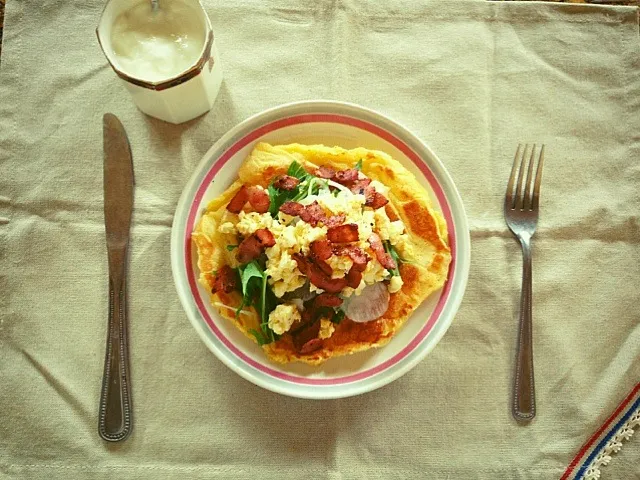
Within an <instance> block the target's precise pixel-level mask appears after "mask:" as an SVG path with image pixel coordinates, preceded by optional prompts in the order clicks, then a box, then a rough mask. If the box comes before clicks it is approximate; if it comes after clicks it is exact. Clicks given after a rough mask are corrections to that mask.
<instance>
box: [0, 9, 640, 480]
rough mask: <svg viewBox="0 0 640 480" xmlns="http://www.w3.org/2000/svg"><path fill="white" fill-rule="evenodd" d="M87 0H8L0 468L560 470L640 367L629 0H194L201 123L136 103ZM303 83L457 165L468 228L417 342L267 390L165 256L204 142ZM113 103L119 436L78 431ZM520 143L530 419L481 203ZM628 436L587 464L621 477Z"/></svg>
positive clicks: (501, 261)
mask: <svg viewBox="0 0 640 480" xmlns="http://www.w3.org/2000/svg"><path fill="white" fill-rule="evenodd" d="M101 5H102V2H99V1H88V0H87V1H82V2H69V1H63V0H51V1H49V2H46V3H44V4H41V3H37V2H25V1H18V0H16V1H10V2H8V3H7V12H6V24H5V39H4V46H3V52H2V63H1V65H0V195H2V197H1V198H0V217H2V220H1V221H0V223H1V224H0V247H1V250H0V262H1V268H0V291H1V292H2V294H1V295H0V385H1V388H0V477H2V476H5V477H7V478H29V479H30V478H47V479H51V478H97V479H102V478H126V479H165V478H177V479H185V478H190V479H191V478H193V479H200V478H233V479H254V478H265V479H272V478H274V479H275V478H317V479H351V478H384V479H393V478H397V479H402V478H438V479H441V478H455V479H458V478H462V479H467V478H480V479H516V478H518V479H524V478H536V479H537V478H558V477H559V476H560V475H561V474H562V472H563V471H564V469H565V467H566V465H567V463H568V462H569V461H570V460H571V458H573V455H574V454H575V452H576V451H577V450H578V449H579V447H580V445H581V444H582V443H583V442H584V441H585V440H586V439H587V438H588V437H589V436H590V435H591V434H592V433H593V431H595V430H596V429H597V427H598V426H599V425H600V424H602V422H603V421H604V419H605V418H606V417H607V416H608V415H609V414H610V412H611V411H612V410H613V409H614V408H615V406H616V405H617V404H618V403H619V402H620V401H621V399H622V398H624V396H625V395H626V394H627V393H628V392H629V391H630V389H631V387H632V386H633V385H634V384H635V383H636V382H637V381H638V378H640V362H639V360H638V357H639V356H640V326H639V323H640V310H639V307H638V305H640V293H639V290H638V285H639V284H640V269H639V268H638V265H639V263H640V245H639V238H640V235H639V233H640V227H639V220H638V218H639V212H640V193H639V189H638V187H639V184H640V163H639V158H640V136H639V134H638V132H640V115H639V111H640V77H639V72H640V62H639V52H640V44H639V40H638V23H637V9H635V8H625V7H620V8H602V7H587V6H571V5H546V4H538V3H530V2H527V3H526V4H514V3H509V4H505V3H489V2H477V3H476V2H463V3H458V2H448V1H447V2H442V1H426V2H421V4H420V5H416V4H415V3H414V2H400V1H397V0H394V1H391V2H374V1H364V0H363V1H356V0H344V1H334V0H331V1H329V0H326V1H319V2H313V3H311V2H309V3H308V4H306V5H307V6H300V5H301V4H300V2H296V1H293V0H290V1H287V0H281V1H278V0H273V1H267V2H261V1H257V0H256V1H248V0H247V1H233V2H222V1H211V0H209V1H205V6H206V8H207V11H208V12H209V14H210V16H211V20H212V22H213V24H214V26H215V31H216V35H217V41H218V47H219V50H220V52H221V57H222V61H223V62H224V69H225V82H224V84H223V88H222V91H221V93H220V96H219V98H218V100H217V102H216V104H215V106H214V108H213V110H212V111H211V112H210V113H209V114H208V115H206V116H204V117H202V118H199V119H197V120H194V121H192V122H189V123H187V124H184V125H180V126H171V125H168V124H165V123H162V122H160V121H157V120H153V119H151V118H148V117H146V116H144V115H143V114H141V113H140V112H138V111H137V110H136V109H135V107H134V106H133V103H132V102H131V101H130V99H129V98H128V97H127V93H126V92H125V90H124V88H123V86H122V85H121V84H120V83H119V82H118V81H117V79H116V77H115V75H114V74H113V72H112V71H111V70H110V69H109V68H108V66H107V65H106V61H105V60H104V58H103V57H102V55H101V52H100V50H99V48H98V45H97V42H96V39H95V34H94V31H93V30H94V25H95V24H96V23H97V20H98V15H99V12H100V9H101ZM313 98H327V99H339V100H348V101H352V102H356V103H360V104H362V105H365V106H367V107H371V108H374V109H377V110H379V111H381V112H383V113H385V114H387V115H389V116H391V117H392V118H394V119H397V120H398V121H400V122H402V123H404V124H405V125H407V126H408V127H409V128H410V129H412V130H413V131H415V132H416V133H417V134H418V135H419V136H420V137H421V138H423V139H424V140H425V141H426V142H427V143H428V144H429V145H430V146H431V147H432V148H433V149H434V151H435V152H436V153H437V154H438V155H439V156H440V158H441V159H442V160H443V162H444V163H445V164H446V166H447V168H448V169H449V172H450V173H451V174H452V176H453V178H454V180H455V182H456V183H457V186H458V188H459V189H460V192H461V195H462V197H463V199H464V201H465V204H466V208H467V212H468V215H469V220H470V224H471V229H472V266H471V274H470V278H469V285H468V288H467V293H466V297H465V300H464V302H463V305H462V307H461V309H460V312H459V314H458V315H457V317H456V319H455V320H454V323H453V325H452V326H451V329H450V330H449V332H448V333H447V334H446V335H445V337H444V339H443V340H442V341H441V343H440V344H439V345H438V346H437V348H436V349H435V350H434V351H433V352H432V353H431V354H430V355H429V356H428V357H427V358H426V359H425V360H424V361H423V362H422V363H421V364H420V365H419V366H417V367H416V368H415V369H414V370H413V371H411V372H410V373H408V374H407V375H406V376H404V377H403V378H401V379H399V380H397V381H396V382H394V383H393V384H391V385H389V386H387V387H384V388H382V389H380V390H378V391H375V392H373V393H369V394H366V395H362V396H360V397H357V398H350V399H343V400H336V401H327V402H313V401H303V400H297V399H292V398H286V397H283V396H279V395H277V394H274V393H270V392H267V391H264V390H262V389H260V388H258V387H256V386H254V385H252V384H251V383H249V382H247V381H245V380H243V379H241V378H239V377H238V376H237V375H236V374H234V373H233V372H232V371H230V370H229V369H228V368H226V367H225V366H224V365H223V364H222V363H220V362H219V361H218V360H217V359H216V358H215V357H214V356H213V355H212V354H210V353H209V351H208V350H207V349H206V347H205V346H204V344H202V342H201V341H200V340H199V338H198V336H197V334H196V333H195V331H194V330H193V328H192V327H191V326H190V324H189V322H188V321H187V319H186V316H185V314H184V313H183V311H182V308H181V306H180V304H179V301H178V298H177V295H176V293H175V289H174V286H173V283H172V278H171V271H170V265H169V237H170V229H171V221H172V215H173V211H174V208H175V205H176V202H177V199H178V196H179V194H180V192H181V190H182V188H183V185H184V184H185V182H186V181H187V179H188V178H189V175H190V174H191V172H192V169H193V168H194V166H195V165H196V164H197V163H198V161H199V160H200V158H201V156H202V155H203V154H204V153H205V152H206V150H207V149H208V148H209V147H210V146H211V144H212V143H213V142H214V141H215V140H216V139H217V138H219V137H220V136H221V135H222V134H223V133H224V132H225V131H227V130H228V129H229V128H231V127H232V126H234V125H235V124H236V123H238V122H239V121H241V120H242V119H244V118H246V117H247V116H249V115H251V114H253V113H256V112H258V111H260V110H262V109H264V108H267V107H271V106H274V105H277V104H280V103H284V102H288V101H293V100H302V99H313ZM107 111H110V112H113V113H115V114H116V115H118V116H119V117H120V118H121V119H122V121H123V123H124V125H125V127H126V129H127V132H128V133H129V137H130V139H131V143H132V149H133V155H134V161H135V169H136V198H135V202H136V203H135V213H134V218H133V228H132V245H131V259H130V268H131V274H130V282H129V286H130V289H131V290H130V292H131V296H130V319H131V358H132V378H133V401H134V408H135V429H134V433H133V435H132V436H131V438H130V439H129V440H127V441H126V442H125V443H123V444H121V445H106V444H104V443H103V442H102V441H101V440H100V439H99V438H98V436H97V429H96V425H97V404H98V394H99V389H100V380H101V376H102V361H103V355H104V339H105V338H104V337H105V328H106V309H107V285H106V278H107V265H106V253H105V246H104V243H105V242H104V228H103V215H102V193H101V191H102V126H101V119H102V114H103V113H104V112H107ZM519 141H522V142H539V143H540V142H544V143H546V145H547V164H546V167H545V178H544V182H543V193H542V214H541V219H540V224H539V232H538V236H537V238H536V239H535V247H534V248H535V250H534V298H535V311H534V315H535V320H534V322H535V323H534V335H535V360H536V375H537V377H536V380H537V384H536V387H537V395H538V417H537V418H536V420H535V421H534V422H533V423H532V424H531V425H529V426H519V425H517V424H516V423H515V422H514V421H513V420H512V418H511V416H510V411H509V399H510V391H511V379H512V367H513V358H514V347H515V341H516V320H515V316H516V313H517V308H518V300H519V288H520V268H521V260H520V252H519V248H518V246H517V244H516V242H515V241H514V240H513V238H512V237H511V236H510V234H509V233H508V232H507V229H506V227H505V225H504V222H503V219H502V211H501V208H502V198H503V197H502V195H503V192H504V188H505V184H506V180H507V176H508V173H509V169H510V163H511V159H512V155H513V153H514V150H515V147H516V144H517V142H519ZM634 443H635V446H634ZM638 443H639V441H638V439H637V438H634V439H632V440H631V441H630V442H628V445H627V446H625V447H624V448H625V450H623V452H621V453H620V457H619V459H614V460H613V464H612V465H609V466H608V467H606V469H605V470H604V471H603V478H619V479H622V478H630V477H629V476H628V474H629V472H631V474H632V475H633V474H638V473H639V472H638V464H640V462H638V458H639V453H640V449H639V448H637V444H638ZM616 462H623V463H624V468H626V470H623V466H622V463H621V464H620V465H621V466H620V467H618V468H619V470H616V465H615V463H616ZM634 469H635V471H634ZM623 471H624V472H625V473H620V472H623ZM616 472H618V473H616ZM616 475H617V476H616ZM620 475H626V476H620Z"/></svg>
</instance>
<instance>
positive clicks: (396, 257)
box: [384, 240, 402, 277]
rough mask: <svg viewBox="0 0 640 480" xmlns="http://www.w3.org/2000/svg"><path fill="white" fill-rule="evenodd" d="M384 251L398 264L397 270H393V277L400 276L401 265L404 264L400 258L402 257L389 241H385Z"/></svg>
mask: <svg viewBox="0 0 640 480" xmlns="http://www.w3.org/2000/svg"><path fill="white" fill-rule="evenodd" d="M384 249H385V251H386V252H387V253H388V254H389V255H391V258H393V260H394V261H395V262H396V268H394V269H393V270H391V276H398V277H399V276H400V264H401V263H402V259H401V258H400V255H398V252H397V250H396V249H395V248H394V246H393V245H391V242H390V241H389V240H385V241H384Z"/></svg>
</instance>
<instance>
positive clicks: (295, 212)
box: [280, 202, 304, 217]
mask: <svg viewBox="0 0 640 480" xmlns="http://www.w3.org/2000/svg"><path fill="white" fill-rule="evenodd" d="M280 211H281V212H282V213H286V214H287V215H291V216H294V217H299V216H300V215H302V212H304V205H302V204H301V203H298V202H284V203H283V204H282V205H280Z"/></svg>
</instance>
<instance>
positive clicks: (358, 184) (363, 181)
mask: <svg viewBox="0 0 640 480" xmlns="http://www.w3.org/2000/svg"><path fill="white" fill-rule="evenodd" d="M370 183H371V179H370V178H359V179H358V180H356V181H355V182H353V183H352V184H351V185H350V186H349V190H351V191H352V192H353V193H355V194H358V193H359V194H362V195H365V194H366V193H365V192H366V189H367V187H368V186H369V184H370Z"/></svg>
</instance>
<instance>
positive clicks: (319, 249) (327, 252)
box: [309, 240, 333, 260]
mask: <svg viewBox="0 0 640 480" xmlns="http://www.w3.org/2000/svg"><path fill="white" fill-rule="evenodd" d="M309 249H310V250H311V257H312V258H313V259H314V260H327V259H328V258H330V257H331V255H333V250H332V248H331V243H329V240H314V241H313V242H311V243H310V244H309Z"/></svg>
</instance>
